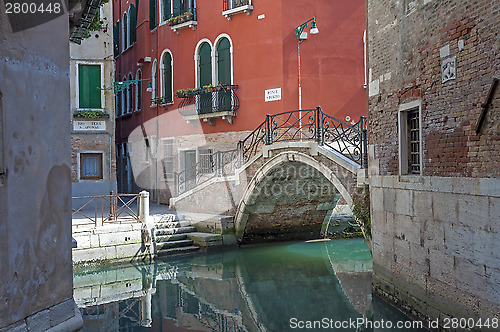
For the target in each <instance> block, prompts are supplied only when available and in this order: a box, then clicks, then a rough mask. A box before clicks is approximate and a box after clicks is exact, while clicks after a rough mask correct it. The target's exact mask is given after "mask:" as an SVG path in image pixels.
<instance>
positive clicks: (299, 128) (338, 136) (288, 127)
mask: <svg viewBox="0 0 500 332" xmlns="http://www.w3.org/2000/svg"><path fill="white" fill-rule="evenodd" d="M286 141H315V142H317V143H318V144H319V145H322V146H326V147H328V148H330V149H332V150H334V151H337V152H339V153H341V154H342V155H344V156H345V157H346V158H348V159H350V160H352V161H354V162H356V163H357V164H359V165H360V166H361V167H363V168H366V167H367V156H366V150H367V144H366V118H365V117H361V118H360V120H359V121H358V122H357V123H356V124H354V125H352V126H351V125H349V124H347V123H345V122H343V121H340V120H338V119H336V118H334V117H332V116H330V115H328V114H326V113H324V112H323V111H322V110H321V107H317V108H316V109H307V110H297V111H288V112H283V113H279V114H274V115H269V114H268V115H267V117H266V120H265V121H264V122H262V123H261V124H260V125H259V126H258V127H257V128H256V129H255V130H254V131H253V132H252V133H250V135H248V136H247V137H246V138H245V139H244V140H242V141H240V142H239V143H238V149H239V151H240V153H241V158H242V161H243V163H246V162H247V161H249V160H250V158H252V157H253V156H254V155H255V154H256V153H257V152H258V151H260V149H261V147H262V146H263V145H270V144H273V143H276V142H286Z"/></svg>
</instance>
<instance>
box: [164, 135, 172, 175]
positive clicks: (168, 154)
mask: <svg viewBox="0 0 500 332" xmlns="http://www.w3.org/2000/svg"><path fill="white" fill-rule="evenodd" d="M173 143H174V141H173V140H172V139H166V140H164V142H163V176H164V177H165V180H172V179H173V178H174V146H173Z"/></svg>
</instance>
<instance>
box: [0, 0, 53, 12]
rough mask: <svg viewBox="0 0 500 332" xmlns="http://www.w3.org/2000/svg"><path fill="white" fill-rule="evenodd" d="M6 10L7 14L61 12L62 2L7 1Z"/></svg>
mask: <svg viewBox="0 0 500 332" xmlns="http://www.w3.org/2000/svg"><path fill="white" fill-rule="evenodd" d="M5 12H6V13H7V14H44V13H48V14H52V13H54V14H59V13H60V12H61V4H60V3H58V2H54V3H51V2H48V3H43V2H42V3H34V2H6V3H5Z"/></svg>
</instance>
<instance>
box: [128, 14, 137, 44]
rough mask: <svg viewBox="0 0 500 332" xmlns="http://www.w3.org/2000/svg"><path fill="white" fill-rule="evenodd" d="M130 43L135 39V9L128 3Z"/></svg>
mask: <svg viewBox="0 0 500 332" xmlns="http://www.w3.org/2000/svg"><path fill="white" fill-rule="evenodd" d="M129 15H130V45H132V44H133V43H135V42H136V41H137V9H136V7H135V6H134V5H130V12H129Z"/></svg>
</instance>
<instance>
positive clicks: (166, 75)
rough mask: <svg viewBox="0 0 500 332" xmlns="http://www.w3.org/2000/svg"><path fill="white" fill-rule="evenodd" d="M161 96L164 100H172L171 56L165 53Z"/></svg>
mask: <svg viewBox="0 0 500 332" xmlns="http://www.w3.org/2000/svg"><path fill="white" fill-rule="evenodd" d="M163 98H165V101H166V102H172V101H173V100H174V99H173V95H172V56H171V55H170V53H168V52H167V53H165V56H164V58H163Z"/></svg>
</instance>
